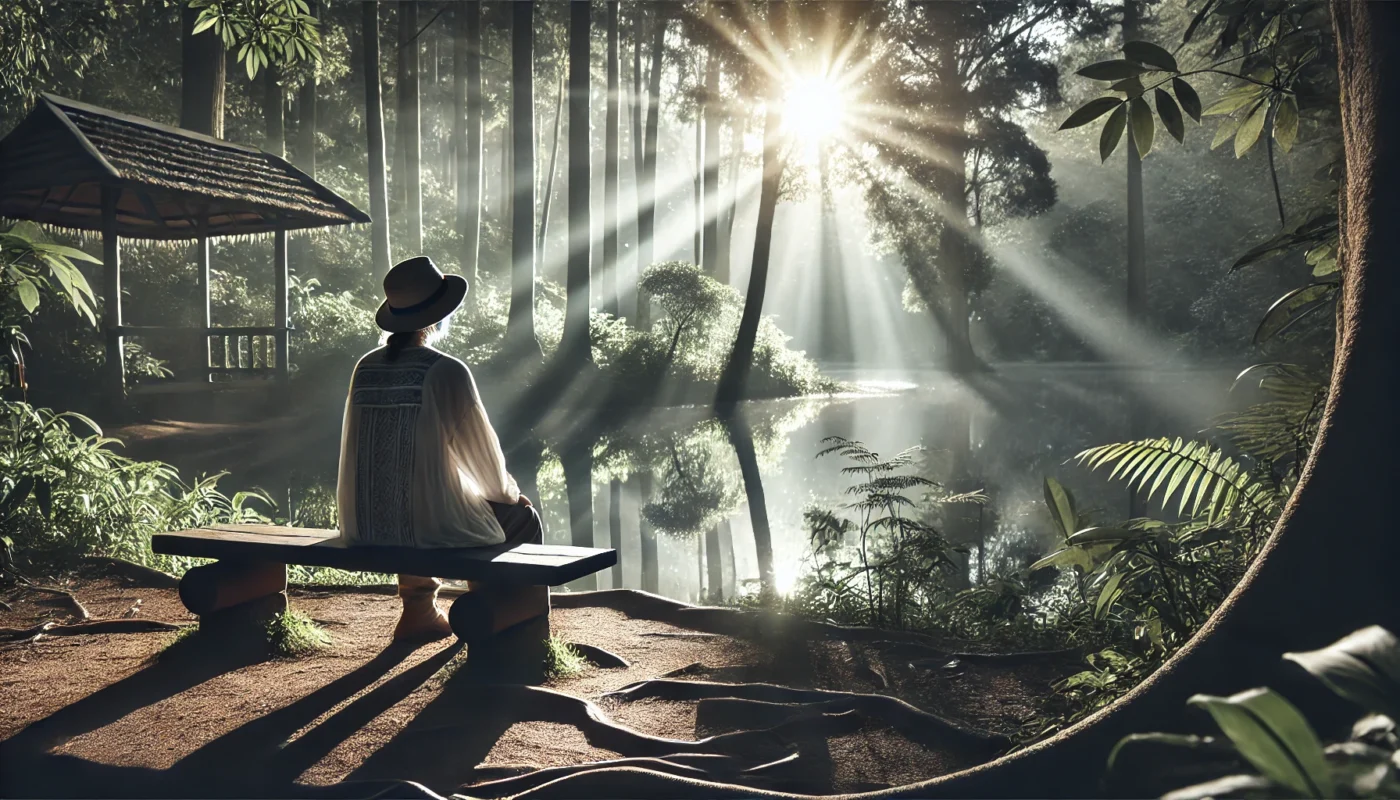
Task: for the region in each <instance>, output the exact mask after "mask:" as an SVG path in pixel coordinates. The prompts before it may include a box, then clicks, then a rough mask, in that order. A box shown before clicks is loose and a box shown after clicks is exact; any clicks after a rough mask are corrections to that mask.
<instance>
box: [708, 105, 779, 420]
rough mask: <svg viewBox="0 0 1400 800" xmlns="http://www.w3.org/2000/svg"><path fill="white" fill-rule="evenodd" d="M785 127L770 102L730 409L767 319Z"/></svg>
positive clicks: (727, 391) (730, 375) (730, 370)
mask: <svg viewBox="0 0 1400 800" xmlns="http://www.w3.org/2000/svg"><path fill="white" fill-rule="evenodd" d="M781 125H782V120H781V119H780V117H779V110H778V104H777V103H776V102H771V101H770V102H769V103H768V110H767V112H766V113H765V115H764V120H763V186H762V188H761V189H760V190H759V196H758V229H757V230H756V231H755V232H754V241H753V262H752V265H751V266H750V268H749V288H748V292H747V294H745V296H744V313H743V316H742V317H740V319H739V332H738V334H737V335H736V336H735V338H734V347H733V348H732V349H731V350H730V351H729V361H728V362H727V363H726V364H725V365H724V373H723V374H722V375H721V376H720V380H719V388H718V390H717V392H716V394H715V403H716V405H717V406H721V407H723V406H730V405H733V404H734V403H737V402H739V401H740V400H742V399H743V398H744V394H745V392H746V387H745V384H746V383H747V382H748V377H749V368H750V367H751V366H752V365H753V350H754V345H755V344H756V343H757V341H758V323H759V322H760V321H761V320H762V318H763V296H764V294H765V293H766V292H767V291H768V256H769V253H770V252H771V251H772V249H773V214H774V212H775V211H776V209H777V207H778V189H779V188H780V184H781V182H782V177H783V160H784V159H783V155H782V152H781V149H780V148H781V143H780V141H779V138H778V135H779V134H778V130H779V128H780V127H781Z"/></svg>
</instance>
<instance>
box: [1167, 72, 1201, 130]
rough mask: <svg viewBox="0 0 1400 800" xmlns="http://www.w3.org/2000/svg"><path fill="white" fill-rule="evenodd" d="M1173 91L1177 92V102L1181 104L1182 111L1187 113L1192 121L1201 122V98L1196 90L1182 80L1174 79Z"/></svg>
mask: <svg viewBox="0 0 1400 800" xmlns="http://www.w3.org/2000/svg"><path fill="white" fill-rule="evenodd" d="M1172 91H1173V92H1176V100H1177V102H1179V103H1181V110H1182V111H1185V112H1186V113H1187V114H1188V115H1189V116H1190V117H1191V119H1194V120H1195V121H1197V122H1200V121H1201V96H1200V95H1198V94H1196V90H1195V89H1193V88H1191V84H1189V83H1187V82H1186V81H1184V80H1182V79H1180V78H1172Z"/></svg>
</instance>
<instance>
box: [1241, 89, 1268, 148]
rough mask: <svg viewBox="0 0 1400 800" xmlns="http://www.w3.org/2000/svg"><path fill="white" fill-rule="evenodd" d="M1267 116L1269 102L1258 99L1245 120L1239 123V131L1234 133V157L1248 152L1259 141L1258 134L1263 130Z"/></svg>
mask: <svg viewBox="0 0 1400 800" xmlns="http://www.w3.org/2000/svg"><path fill="white" fill-rule="evenodd" d="M1268 118H1269V104H1268V103H1265V102H1263V101H1260V103H1259V105H1257V106H1255V107H1254V111H1253V112H1252V113H1250V115H1249V116H1248V117H1246V118H1245V121H1244V122H1242V123H1240V130H1239V133H1236V134H1235V158H1239V157H1241V156H1243V155H1244V154H1245V153H1248V152H1249V148H1251V147H1253V146H1254V143H1255V142H1257V141H1259V134H1260V133H1263V131H1264V121H1265V120H1266V119H1268Z"/></svg>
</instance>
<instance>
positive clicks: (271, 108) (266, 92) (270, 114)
mask: <svg viewBox="0 0 1400 800" xmlns="http://www.w3.org/2000/svg"><path fill="white" fill-rule="evenodd" d="M280 72H281V70H279V69H277V68H276V67H273V66H270V65H269V66H268V67H267V68H266V69H264V70H263V130H264V131H265V133H266V138H265V139H264V140H263V149H264V150H266V151H267V152H269V153H271V154H273V155H274V156H277V157H278V158H285V157H286V155H287V131H286V127H287V126H286V116H285V114H284V111H283V106H284V105H285V98H284V94H283V90H282V81H281V77H282V76H281V74H280Z"/></svg>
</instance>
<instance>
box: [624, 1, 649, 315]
mask: <svg viewBox="0 0 1400 800" xmlns="http://www.w3.org/2000/svg"><path fill="white" fill-rule="evenodd" d="M642 23H643V17H642V10H641V8H640V4H638V3H634V4H633V9H632V98H631V100H632V102H631V103H629V104H628V111H629V112H630V116H631V121H632V199H633V204H632V214H631V217H632V221H631V225H630V227H631V232H632V237H633V238H632V285H633V286H634V287H636V286H637V285H638V284H639V283H641V281H642V270H644V269H646V267H647V264H646V263H644V262H643V261H642V250H641V248H642V177H643V174H644V173H645V170H644V169H643V165H644V164H645V163H646V156H645V152H646V151H645V148H644V147H643V141H642V125H643V122H644V121H645V119H646V115H647V98H646V95H645V94H643V93H642V42H643V41H644V36H643V34H644V33H645V31H644V30H643V24H642ZM633 299H634V301H635V302H636V304H637V305H636V307H635V308H636V313H634V314H633V320H632V322H633V324H634V325H635V326H637V327H639V328H640V327H641V316H640V313H641V308H640V307H641V305H642V294H641V289H640V288H637V289H636V296H635V298H633Z"/></svg>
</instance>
